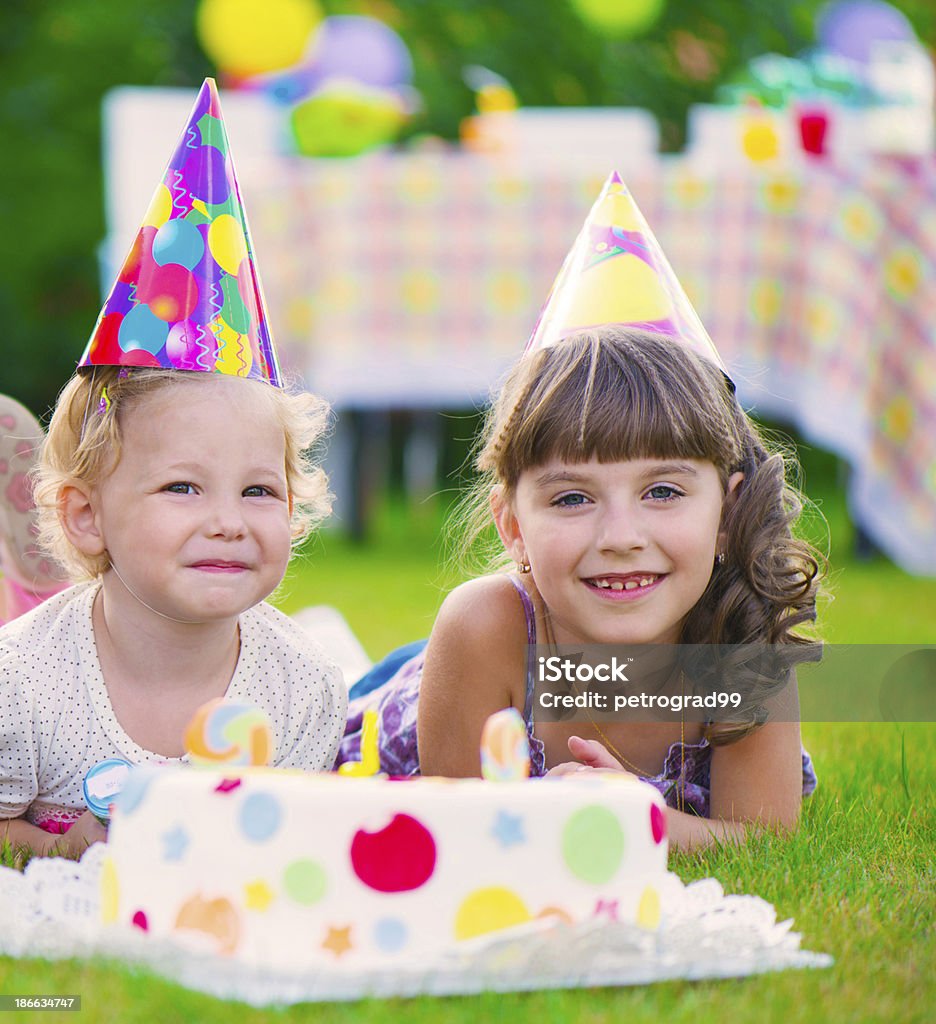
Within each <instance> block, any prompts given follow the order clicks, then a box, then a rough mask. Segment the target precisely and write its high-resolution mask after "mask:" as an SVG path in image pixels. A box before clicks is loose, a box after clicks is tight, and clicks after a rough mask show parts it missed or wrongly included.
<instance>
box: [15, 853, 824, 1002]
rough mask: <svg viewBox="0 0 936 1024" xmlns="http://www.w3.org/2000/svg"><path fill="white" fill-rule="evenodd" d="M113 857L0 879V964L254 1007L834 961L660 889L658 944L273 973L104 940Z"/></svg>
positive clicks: (512, 944)
mask: <svg viewBox="0 0 936 1024" xmlns="http://www.w3.org/2000/svg"><path fill="white" fill-rule="evenodd" d="M104 852H105V848H104V846H103V845H102V844H97V845H95V846H92V847H91V848H90V849H89V850H88V852H87V853H86V854H85V855H84V857H83V858H82V859H81V861H80V862H78V863H76V862H74V861H68V860H63V859H61V858H37V859H35V860H33V861H31V862H30V863H29V865H28V866H27V868H26V870H25V872H19V871H14V870H13V869H11V868H0V920H2V921H3V922H4V928H3V929H2V930H0V954H5V955H7V956H15V957H23V956H32V957H44V958H47V959H59V958H64V957H76V956H77V957H94V958H95V959H98V958H102V957H105V958H112V959H114V960H122V961H125V962H128V963H132V964H135V965H144V966H146V967H148V968H149V969H151V970H153V971H154V972H156V973H157V974H161V975H163V976H165V977H167V978H170V979H172V980H173V981H177V982H179V983H180V984H182V985H186V986H187V987H189V988H192V989H196V990H198V991H201V992H205V993H208V994H209V995H213V996H217V997H220V998H226V999H238V1000H241V1001H243V1002H247V1003H251V1004H253V1005H255V1006H264V1005H269V1004H273V1003H279V1004H282V1003H298V1002H306V1001H322V1000H338V999H358V998H361V997H362V996H413V995H419V994H421V993H428V994H432V995H454V994H467V993H474V992H482V991H499V992H507V991H518V990H530V989H545V988H573V987H590V986H600V985H641V984H646V983H647V982H651V981H664V980H668V979H675V978H686V979H692V980H698V979H701V978H732V977H741V976H744V975H748V974H759V973H762V972H765V971H776V970H783V969H785V968H791V967H828V966H830V965H831V963H832V958H831V957H829V956H827V955H825V954H824V953H810V952H807V951H806V950H802V949H800V936H799V935H798V934H797V933H796V932H794V931H792V930H791V929H792V924H793V922H792V921H780V922H778V921H777V915H776V912H775V911H774V908H773V907H772V906H771V905H770V904H769V903H767V902H766V901H765V900H762V899H760V898H759V897H757V896H726V895H725V894H724V892H723V891H722V887H721V885H719V883H718V882H717V881H715V879H713V878H707V879H705V880H704V881H701V882H693V883H691V884H690V885H683V884H682V883H681V882H680V881H679V879H678V878H676V876H675V875H669V876H668V879H667V881H666V884H665V885H663V886H661V888H660V895H661V907H662V920H661V924H660V928H659V930H658V931H656V932H648V931H644V930H642V929H640V928H636V927H634V926H630V925H625V924H620V923H617V922H613V921H608V920H600V921H599V920H594V919H593V920H591V921H589V922H586V923H584V924H581V925H577V926H574V927H570V926H568V925H561V924H558V925H557V924H554V923H551V922H549V921H538V922H534V923H533V924H530V925H524V926H521V927H518V928H515V929H511V930H510V931H509V932H500V933H497V934H496V935H495V936H494V937H492V938H484V939H476V940H473V941H472V942H468V943H463V944H462V945H461V946H460V947H459V949H458V951H457V952H450V953H447V954H445V955H444V956H440V957H439V958H438V959H437V960H435V961H433V962H431V963H426V964H421V965H413V966H410V967H406V968H393V969H392V970H391V969H379V970H373V969H371V970H364V969H361V968H342V967H341V966H340V964H336V965H335V967H325V966H323V967H322V968H321V969H320V970H318V971H314V972H313V971H304V972H302V973H276V972H273V971H270V970H262V971H261V970H258V969H256V968H251V967H249V966H245V965H244V964H243V963H242V962H240V961H238V960H235V959H232V958H229V957H222V956H217V955H213V954H209V953H205V952H201V951H193V950H192V949H191V948H189V947H186V946H183V945H178V944H176V943H174V942H170V941H168V940H154V939H153V938H151V937H149V936H146V935H144V934H142V933H141V932H138V931H136V930H133V929H126V928H113V927H111V928H103V927H102V926H101V925H100V923H99V920H98V917H99V915H98V906H99V897H98V889H99V884H98V883H99V878H100V870H101V860H102V857H103V855H104Z"/></svg>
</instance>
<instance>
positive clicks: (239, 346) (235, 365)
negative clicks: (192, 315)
mask: <svg viewBox="0 0 936 1024" xmlns="http://www.w3.org/2000/svg"><path fill="white" fill-rule="evenodd" d="M208 326H209V327H210V328H211V330H212V332H213V333H214V336H215V338H217V341H218V355H217V358H216V359H215V369H216V370H217V371H218V373H226V374H227V375H228V376H230V377H246V376H248V374H249V373H250V367H251V366H252V365H253V351H252V350H251V348H250V340H249V338H248V337H247V335H246V334H239V333H238V332H237V331H235V330H234V328H233V327H231V325H230V324H229V323H227V322H226V321H224V320H223V319H222V318H221V317H220V316H218V317H215V318H214V320H212V321H211V323H210V324H209V325H208Z"/></svg>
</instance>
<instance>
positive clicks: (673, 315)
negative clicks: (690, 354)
mask: <svg viewBox="0 0 936 1024" xmlns="http://www.w3.org/2000/svg"><path fill="white" fill-rule="evenodd" d="M608 324H620V325H622V326H628V327H639V328H642V329H644V330H647V331H656V332H657V333H658V334H666V335H669V336H670V337H672V338H673V340H674V341H676V342H678V343H679V344H681V345H685V346H686V347H687V348H690V349H692V350H693V351H695V352H696V353H698V354H699V355H701V356H703V357H705V358H706V359H708V360H709V361H710V362H713V363H715V365H716V366H718V368H719V369H720V370H721V371H722V372H723V373H725V376H726V377H727V371H726V370H725V365H724V363H723V362H722V360H721V356H719V354H718V350H717V349H716V348H715V345H714V343H713V342H712V339H711V338H710V337H709V336H708V333H707V332H706V330H705V328H704V327H703V326H702V321H701V320H700V319H699V316H698V314H697V313H696V311H695V310H694V309H693V308H692V303H690V301H689V299H688V297H687V296H686V293H685V291H683V287H682V285H681V284H680V283H679V280H678V278H677V277H676V275H675V274H674V273H673V269H672V267H671V266H670V265H669V261H668V260H667V258H666V256H664V254H663V250H662V249H661V248H660V243H659V242H658V241H657V240H656V238H655V237H654V235H653V232H652V231H651V230H650V226H649V225H648V224H647V222H646V221H645V220H644V218H643V215H642V214H641V212H640V210H639V209H638V208H637V204H636V203H635V202H634V199H633V196H632V195H631V194H630V191H629V190H628V188H627V186H626V185H625V184H624V182H623V181H622V180H621V177H620V175H619V174H618V173H617V172H616V171H615V172H614V173H613V174H612V175H611V176H610V177H609V178H608V180H607V181H606V182H605V185H604V188H603V189H602V190H601V194H600V195H599V196H598V199H597V200H596V202H595V205H594V206H593V207H592V209H591V212H590V213H589V215H588V218H587V219H586V221H585V225H584V226H583V228H582V230H581V231H580V232H579V236H578V238H577V239H576V240H575V244H574V245H573V246H572V248H571V250H570V251H569V254H568V256H566V258H565V262H564V263H563V264H562V269H561V270H560V271H559V276H558V277H557V278H556V280H555V283H554V284H553V286H552V290H551V291H550V293H549V298H548V299H547V300H546V305H545V306H544V307H543V311H542V313H540V317H539V320H538V321H537V323H536V327H535V328H534V329H533V334H532V336H531V337H530V340H529V342H528V343H527V347H526V353H527V354H529V353H531V352H535V351H537V350H538V349H541V348H549V347H550V346H552V345H555V344H556V343H557V342H560V341H562V339H563V338H566V337H568V336H569V335H570V334H574V333H575V332H576V331H582V330H587V329H588V328H593V327H599V326H602V325H608Z"/></svg>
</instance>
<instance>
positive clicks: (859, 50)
mask: <svg viewBox="0 0 936 1024" xmlns="http://www.w3.org/2000/svg"><path fill="white" fill-rule="evenodd" d="M816 34H817V36H818V39H819V43H820V44H821V46H822V47H823V49H826V50H831V51H832V52H833V53H838V54H840V55H841V56H843V57H848V58H850V59H851V60H855V61H859V62H860V63H862V64H866V63H868V61H869V60H870V59H871V51H872V48H873V47H874V44H875V43H877V42H881V41H893V40H896V41H898V42H905V41H910V42H912V41H913V40H915V39H916V33H915V32H914V31H913V26H912V25H911V24H910V22H909V21H908V20H907V17H906V15H904V14H903V12H902V11H898V10H897V8H896V7H893V6H892V5H891V4H888V3H885V2H884V0H835V2H834V3H830V4H827V5H826V6H825V7H824V8H823V9H822V11H821V12H820V14H819V19H818V23H817V25H816Z"/></svg>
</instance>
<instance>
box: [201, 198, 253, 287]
mask: <svg viewBox="0 0 936 1024" xmlns="http://www.w3.org/2000/svg"><path fill="white" fill-rule="evenodd" d="M208 248H209V249H210V250H211V255H212V256H214V258H215V262H216V263H217V264H218V266H219V267H221V269H222V270H226V271H227V272H228V273H229V274H234V275H235V276H236V275H237V269H238V267H240V265H241V260H243V258H244V257H245V256H246V255H247V239H246V238H244V229H243V228H242V227H241V226H240V222H239V221H238V220H237V218H236V217H232V216H231V214H229V213H222V214H221V215H220V216H219V217H215V219H214V220H213V221H212V222H211V226H210V227H209V228H208Z"/></svg>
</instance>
